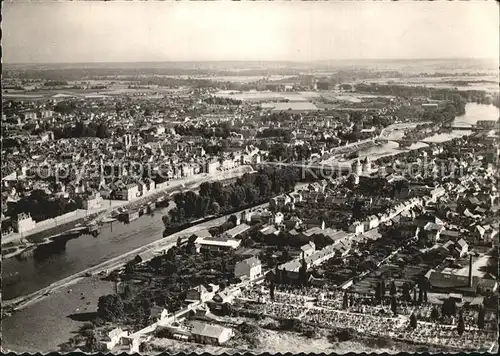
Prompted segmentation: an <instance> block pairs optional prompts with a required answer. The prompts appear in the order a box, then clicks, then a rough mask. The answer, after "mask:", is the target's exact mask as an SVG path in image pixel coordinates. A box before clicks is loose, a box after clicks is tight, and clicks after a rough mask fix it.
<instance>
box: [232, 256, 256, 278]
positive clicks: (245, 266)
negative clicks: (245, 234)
mask: <svg viewBox="0 0 500 356" xmlns="http://www.w3.org/2000/svg"><path fill="white" fill-rule="evenodd" d="M234 276H235V277H237V278H239V277H243V276H248V277H249V278H250V280H253V279H255V278H258V277H260V276H262V264H261V262H260V261H259V259H257V258H256V257H250V258H247V259H246V260H244V261H241V262H238V263H237V264H236V266H234Z"/></svg>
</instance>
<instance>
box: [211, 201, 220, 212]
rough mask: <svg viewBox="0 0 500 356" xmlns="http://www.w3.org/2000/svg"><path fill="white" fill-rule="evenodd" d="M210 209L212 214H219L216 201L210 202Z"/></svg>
mask: <svg viewBox="0 0 500 356" xmlns="http://www.w3.org/2000/svg"><path fill="white" fill-rule="evenodd" d="M210 211H211V212H212V214H214V215H219V213H220V204H219V203H218V202H216V201H214V202H213V203H212V205H211V206H210Z"/></svg>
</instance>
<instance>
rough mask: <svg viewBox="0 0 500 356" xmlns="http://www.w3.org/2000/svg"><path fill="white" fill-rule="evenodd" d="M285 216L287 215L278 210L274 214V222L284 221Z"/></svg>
mask: <svg viewBox="0 0 500 356" xmlns="http://www.w3.org/2000/svg"><path fill="white" fill-rule="evenodd" d="M284 218H285V216H284V215H283V213H280V212H277V213H276V214H274V216H273V223H274V224H281V223H282V222H283V219H284Z"/></svg>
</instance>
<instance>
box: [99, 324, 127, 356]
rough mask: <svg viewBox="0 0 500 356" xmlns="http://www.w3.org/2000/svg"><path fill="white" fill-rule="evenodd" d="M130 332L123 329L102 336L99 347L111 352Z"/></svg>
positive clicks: (115, 329)
mask: <svg viewBox="0 0 500 356" xmlns="http://www.w3.org/2000/svg"><path fill="white" fill-rule="evenodd" d="M127 336H128V331H125V330H122V329H121V328H114V329H111V330H109V331H107V332H104V333H103V334H101V335H100V337H99V340H98V343H99V346H100V347H101V348H102V349H104V350H107V351H111V350H112V349H113V348H114V347H115V346H116V345H118V344H120V342H121V339H122V337H127Z"/></svg>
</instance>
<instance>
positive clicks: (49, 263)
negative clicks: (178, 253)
mask: <svg viewBox="0 0 500 356" xmlns="http://www.w3.org/2000/svg"><path fill="white" fill-rule="evenodd" d="M173 205H174V203H173V202H171V205H170V206H169V207H168V208H162V209H158V210H156V211H155V212H154V214H153V215H143V216H142V217H140V218H139V219H137V220H135V221H133V222H131V223H130V224H124V223H121V222H118V221H115V222H113V223H112V225H111V224H104V225H103V226H102V229H101V233H100V235H99V236H97V237H96V238H94V237H92V236H90V235H82V236H80V237H78V238H77V239H74V240H69V241H68V242H67V243H66V246H65V248H64V249H61V250H59V251H58V252H56V251H54V252H52V253H48V254H47V253H46V254H43V255H42V256H39V254H35V255H31V256H28V257H26V258H25V259H24V260H20V259H18V258H16V257H14V258H9V259H7V260H4V261H2V276H3V291H2V293H3V298H4V299H5V300H8V299H12V298H15V297H19V296H22V295H25V294H29V293H32V292H36V291H37V290H39V289H42V288H44V287H47V286H48V285H50V284H51V283H54V282H56V281H58V280H61V279H63V278H65V277H68V276H70V275H72V274H75V273H77V272H80V271H82V270H84V269H87V268H89V267H92V266H95V265H97V264H100V263H102V262H105V261H107V260H109V259H111V258H113V257H116V256H119V255H122V254H124V253H126V252H128V251H131V250H134V249H136V248H138V247H141V246H143V245H146V244H148V243H150V242H153V241H155V240H158V239H159V238H161V237H162V234H163V229H164V226H163V222H162V216H163V215H165V214H166V213H167V211H168V210H169V209H170V208H172V206H173ZM7 276H8V277H7Z"/></svg>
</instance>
